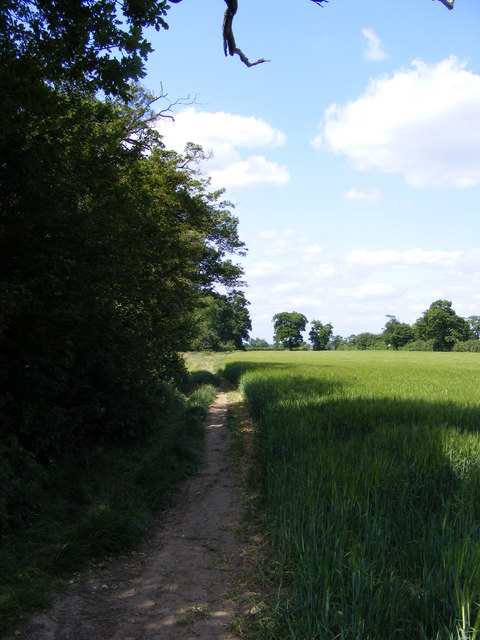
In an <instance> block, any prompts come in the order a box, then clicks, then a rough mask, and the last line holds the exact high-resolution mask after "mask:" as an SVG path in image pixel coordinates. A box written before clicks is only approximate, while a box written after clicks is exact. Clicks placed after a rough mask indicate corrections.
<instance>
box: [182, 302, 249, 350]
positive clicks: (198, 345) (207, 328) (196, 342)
mask: <svg viewBox="0 0 480 640" xmlns="http://www.w3.org/2000/svg"><path fill="white" fill-rule="evenodd" d="M249 304H250V303H249V302H248V301H247V300H246V298H245V294H244V293H243V292H242V291H238V290H233V291H232V292H231V293H229V294H219V293H217V292H208V293H206V295H205V296H204V297H203V299H202V301H201V303H200V304H199V307H198V310H197V312H196V313H195V321H194V325H193V331H192V333H195V330H196V335H195V337H194V338H193V340H191V342H190V343H189V345H188V348H189V349H192V350H193V351H222V350H225V349H238V350H240V349H243V343H244V341H246V340H248V336H249V332H250V330H251V328H252V323H251V320H250V314H249V312H248V305H249Z"/></svg>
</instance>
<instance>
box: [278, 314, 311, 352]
mask: <svg viewBox="0 0 480 640" xmlns="http://www.w3.org/2000/svg"><path fill="white" fill-rule="evenodd" d="M272 321H273V328H274V336H273V339H274V341H275V343H276V344H281V345H283V347H285V348H286V349H289V350H290V351H292V350H293V349H297V348H298V347H299V346H300V345H301V344H302V342H303V338H302V331H305V327H306V326H307V322H308V320H307V318H306V317H305V316H304V315H303V313H298V312H297V311H291V312H288V311H284V312H282V313H276V314H275V315H274V316H273V319H272Z"/></svg>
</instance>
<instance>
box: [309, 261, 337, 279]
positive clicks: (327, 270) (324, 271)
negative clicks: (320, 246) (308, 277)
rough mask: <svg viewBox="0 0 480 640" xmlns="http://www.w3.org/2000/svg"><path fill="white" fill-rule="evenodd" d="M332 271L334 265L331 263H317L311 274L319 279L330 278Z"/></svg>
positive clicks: (333, 270) (333, 271)
mask: <svg viewBox="0 0 480 640" xmlns="http://www.w3.org/2000/svg"><path fill="white" fill-rule="evenodd" d="M334 273H335V267H334V266H333V265H331V264H319V265H318V266H316V267H315V269H314V270H313V276H314V277H315V278H318V279H321V280H324V279H327V278H331V277H332V276H333V275H334Z"/></svg>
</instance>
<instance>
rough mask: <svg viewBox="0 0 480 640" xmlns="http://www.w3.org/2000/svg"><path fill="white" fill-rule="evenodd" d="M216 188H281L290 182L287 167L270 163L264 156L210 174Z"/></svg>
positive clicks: (254, 157) (252, 157)
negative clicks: (261, 186) (260, 186)
mask: <svg viewBox="0 0 480 640" xmlns="http://www.w3.org/2000/svg"><path fill="white" fill-rule="evenodd" d="M210 177H211V178H212V184H213V185H214V186H216V187H254V186H259V185H267V184H268V185H272V186H279V185H283V184H287V183H288V182H290V174H289V173H288V168H287V167H286V165H279V164H277V163H276V162H270V161H268V160H266V159H265V157H264V156H250V157H249V158H248V159H247V160H242V161H240V162H235V163H233V164H231V165H230V166H227V167H225V168H222V169H216V170H214V171H211V172H210Z"/></svg>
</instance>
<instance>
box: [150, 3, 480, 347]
mask: <svg viewBox="0 0 480 640" xmlns="http://www.w3.org/2000/svg"><path fill="white" fill-rule="evenodd" d="M387 5H388V7H387ZM293 6H294V7H295V10H294V11H292V7H293ZM224 8H225V3H224V2H222V1H221V0H204V1H203V2H199V0H183V2H182V3H180V4H178V5H172V9H171V10H170V12H169V16H168V22H169V24H170V29H169V31H168V32H160V33H158V34H157V33H151V34H149V36H150V40H151V42H152V45H153V48H154V52H153V53H152V54H151V55H150V59H149V61H148V65H147V71H148V72H147V76H146V78H145V79H144V85H145V86H146V87H147V88H148V89H150V90H151V91H153V92H154V93H160V91H161V88H162V87H163V91H164V92H166V93H167V94H168V97H169V98H170V100H172V101H174V100H178V99H181V98H187V97H189V98H190V100H193V103H192V104H189V105H185V106H183V107H181V106H178V107H176V108H175V109H174V116H175V122H174V123H170V122H164V123H161V124H160V125H159V128H160V130H161V132H162V134H163V135H164V141H165V144H166V146H167V147H169V148H174V149H177V150H179V151H181V150H183V147H184V145H185V143H186V142H187V141H192V142H197V143H199V144H202V146H203V147H204V149H205V150H206V151H212V152H213V156H214V157H213V158H212V159H211V160H209V161H208V162H206V163H205V164H204V165H203V167H202V169H203V171H204V172H205V173H206V174H208V175H210V176H211V180H212V186H213V187H225V188H226V198H227V199H228V200H230V201H232V202H233V203H234V204H235V209H234V213H235V215H236V216H237V217H238V218H239V221H240V224H239V231H240V236H241V238H242V240H243V241H244V242H245V244H246V246H247V248H248V255H247V257H246V258H244V259H242V260H241V263H242V265H243V267H244V269H245V277H246V281H247V283H248V287H247V289H246V296H247V299H248V300H249V301H250V303H251V306H250V314H251V318H252V323H253V330H252V333H251V335H252V337H261V338H266V339H267V340H271V339H272V334H273V328H272V327H273V325H272V316H273V315H274V314H275V313H278V312H281V311H299V312H301V313H304V314H305V315H306V317H307V318H308V319H309V320H310V321H311V320H314V319H315V320H320V321H322V322H323V323H326V322H331V323H332V325H333V330H334V333H335V334H340V335H342V336H345V337H346V336H349V335H351V334H357V333H361V332H363V331H371V332H375V333H378V332H380V331H381V330H382V328H383V327H384V325H385V322H386V320H387V319H386V317H385V316H386V315H387V314H391V315H395V316H397V318H398V319H399V320H401V321H402V322H408V323H413V322H414V321H415V320H416V319H417V318H418V317H420V316H421V314H422V312H423V311H425V310H426V309H427V308H428V307H429V306H430V304H431V302H433V301H434V300H437V299H447V300H451V301H452V303H453V308H454V309H455V310H456V312H457V313H458V314H460V315H462V316H464V317H468V316H469V315H480V234H479V232H480V36H479V34H480V2H479V0H456V5H455V8H454V10H453V11H449V10H447V9H446V8H445V7H444V6H443V4H441V3H440V2H438V1H432V0H410V1H409V2H407V0H397V1H396V2H394V1H393V0H391V1H390V2H388V3H386V2H385V0H363V1H362V2H360V1H359V0H330V2H329V3H328V4H326V5H324V7H322V8H320V7H317V6H316V5H315V4H314V3H313V2H309V0H296V1H295V3H294V2H287V0H255V1H253V0H239V9H238V13H237V15H236V16H235V20H234V33H235V37H236V41H237V46H239V47H240V48H241V49H242V50H243V51H244V52H245V54H246V55H247V56H248V57H249V58H250V59H251V60H255V59H257V58H260V57H265V58H268V59H270V60H271V62H269V63H266V64H262V65H258V66H256V67H252V68H250V69H249V68H247V67H246V66H244V65H243V64H242V63H241V61H240V60H239V58H238V57H234V58H230V57H228V58H225V57H224V54H223V48H222V37H221V27H222V20H223V12H224ZM307 330H308V328H307Z"/></svg>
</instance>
